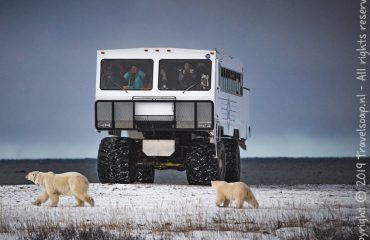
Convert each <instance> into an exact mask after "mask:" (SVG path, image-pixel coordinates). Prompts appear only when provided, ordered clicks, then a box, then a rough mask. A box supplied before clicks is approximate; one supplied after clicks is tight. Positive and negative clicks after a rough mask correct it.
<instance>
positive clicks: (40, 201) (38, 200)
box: [32, 191, 49, 206]
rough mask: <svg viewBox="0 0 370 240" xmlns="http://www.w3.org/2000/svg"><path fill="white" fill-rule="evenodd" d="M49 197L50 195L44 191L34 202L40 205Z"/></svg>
mask: <svg viewBox="0 0 370 240" xmlns="http://www.w3.org/2000/svg"><path fill="white" fill-rule="evenodd" d="M48 199H49V195H48V194H47V192H46V191H43V192H42V193H41V194H40V196H39V197H38V198H37V199H36V200H35V201H34V202H32V204H33V205H36V206H40V205H41V204H42V203H44V202H46V201H47V200H48Z"/></svg>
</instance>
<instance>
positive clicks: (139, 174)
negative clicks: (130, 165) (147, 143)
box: [136, 140, 155, 183]
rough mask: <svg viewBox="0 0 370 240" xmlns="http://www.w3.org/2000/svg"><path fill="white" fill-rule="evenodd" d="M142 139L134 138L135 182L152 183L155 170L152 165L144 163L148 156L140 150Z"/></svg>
mask: <svg viewBox="0 0 370 240" xmlns="http://www.w3.org/2000/svg"><path fill="white" fill-rule="evenodd" d="M142 146H143V142H142V140H136V157H137V159H136V163H137V165H136V182H139V183H153V182H154V176H155V170H154V166H153V165H148V164H145V163H146V162H148V158H149V157H148V156H146V155H145V153H143V151H142Z"/></svg>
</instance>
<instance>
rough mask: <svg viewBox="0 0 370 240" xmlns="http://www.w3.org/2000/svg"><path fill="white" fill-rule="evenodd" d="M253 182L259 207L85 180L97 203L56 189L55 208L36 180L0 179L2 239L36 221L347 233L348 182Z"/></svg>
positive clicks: (210, 235)
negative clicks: (40, 200) (40, 201)
mask: <svg viewBox="0 0 370 240" xmlns="http://www.w3.org/2000/svg"><path fill="white" fill-rule="evenodd" d="M251 189H252V191H253V192H254V193H255V196H256V198H257V200H258V201H259V203H260V208H259V209H251V208H250V207H249V206H247V204H246V203H245V204H244V209H235V205H233V204H231V206H230V207H229V208H218V207H216V206H215V204H214V198H215V194H214V192H213V190H212V188H211V187H207V186H186V185H156V184H132V185H120V184H112V185H108V184H91V185H90V188H89V194H90V195H91V196H92V197H93V198H94V199H95V204H96V205H95V207H88V206H86V207H83V208H76V207H73V205H74V204H75V200H74V198H73V197H71V196H63V197H61V198H60V202H59V205H58V207H57V208H50V207H48V204H49V202H47V203H46V204H44V205H43V206H41V207H37V206H33V205H32V204H31V201H32V200H34V199H35V198H36V197H37V196H38V194H39V193H40V191H41V190H40V188H39V187H38V186H36V185H10V186H0V239H16V238H17V237H19V236H26V237H29V238H32V236H33V237H34V239H37V238H36V237H35V236H36V235H35V234H36V233H35V232H37V231H39V230H40V229H43V230H42V231H44V232H45V231H47V232H48V235H47V236H48V237H49V238H50V239H54V238H55V237H56V236H58V237H59V238H62V239H66V238H63V234H61V233H60V232H58V231H60V229H63V228H68V227H71V226H73V227H75V228H80V229H84V230H86V229H87V230H89V231H93V230H94V231H95V230H96V229H99V230H100V231H103V232H105V233H109V234H110V238H106V239H115V238H114V236H117V239H124V237H126V238H127V239H135V238H138V239H142V238H144V239H145V238H146V239H287V238H290V239H300V238H301V237H305V236H306V237H307V236H311V237H309V238H310V239H314V238H313V237H314V236H315V234H316V235H318V234H336V232H340V233H341V234H346V233H347V232H348V234H351V233H353V231H354V230H355V228H356V216H358V215H359V214H358V211H357V208H358V207H360V206H362V205H359V204H358V203H357V202H356V200H355V198H354V196H355V193H356V190H355V188H354V187H353V186H350V185H294V186H251ZM367 190H369V189H367ZM368 192H369V191H368ZM366 207H367V208H368V207H369V204H367V205H366ZM367 217H368V216H367ZM58 229H59V230H58ZM92 229H93V230H92ZM341 231H343V232H341ZM74 234H81V233H78V232H77V233H76V232H75V233H74ZM81 236H82V235H81ZM294 237H296V238H294ZM80 239H83V238H80Z"/></svg>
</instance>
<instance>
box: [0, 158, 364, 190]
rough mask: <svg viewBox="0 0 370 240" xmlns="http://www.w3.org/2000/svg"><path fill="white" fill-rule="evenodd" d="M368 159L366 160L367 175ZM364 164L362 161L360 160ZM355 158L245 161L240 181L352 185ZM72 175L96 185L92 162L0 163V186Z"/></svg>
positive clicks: (179, 179)
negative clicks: (31, 175)
mask: <svg viewBox="0 0 370 240" xmlns="http://www.w3.org/2000/svg"><path fill="white" fill-rule="evenodd" d="M369 160H370V158H367V159H366V163H367V166H366V168H365V170H366V172H367V173H369V172H370V169H369V164H370V161H369ZM363 161H364V160H363ZM356 162H357V160H356V159H355V158H248V159H243V160H242V161H241V181H243V182H246V183H248V184H252V185H259V184H268V185H270V184H290V185H292V184H354V183H355V181H356ZM35 170H37V171H45V172H47V171H53V172H55V173H61V172H69V171H75V172H80V173H82V174H84V175H85V176H86V177H87V178H88V179H89V181H90V182H93V183H94V182H99V181H98V176H97V170H96V159H68V160H64V159H43V160H0V185H8V184H27V183H30V182H28V181H26V180H25V175H26V173H27V172H30V171H35ZM155 174H156V177H155V182H156V183H158V184H187V180H186V173H185V172H180V171H177V170H156V172H155Z"/></svg>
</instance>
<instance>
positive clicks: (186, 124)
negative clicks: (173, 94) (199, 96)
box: [176, 102, 195, 128]
mask: <svg viewBox="0 0 370 240" xmlns="http://www.w3.org/2000/svg"><path fill="white" fill-rule="evenodd" d="M194 115H195V114H194V102H177V103H176V127H177V128H194V127H195V116H194Z"/></svg>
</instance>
